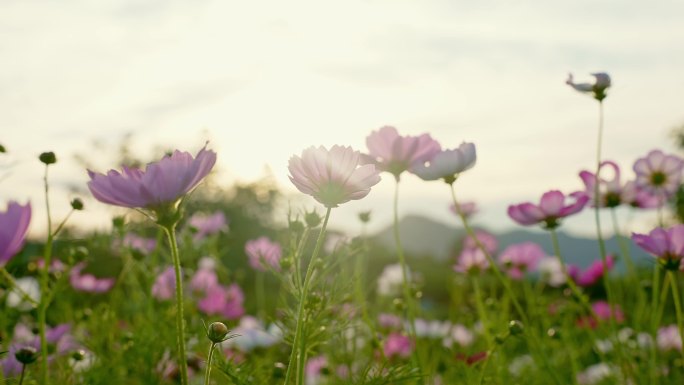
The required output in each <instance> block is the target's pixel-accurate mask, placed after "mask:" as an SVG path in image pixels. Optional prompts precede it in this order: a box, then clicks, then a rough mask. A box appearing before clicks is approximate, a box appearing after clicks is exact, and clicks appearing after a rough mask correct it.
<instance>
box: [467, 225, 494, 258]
mask: <svg viewBox="0 0 684 385" xmlns="http://www.w3.org/2000/svg"><path fill="white" fill-rule="evenodd" d="M475 238H477V241H478V242H479V243H480V244H481V245H482V246H484V249H485V250H487V253H488V254H489V255H492V254H494V253H496V251H497V250H498V249H499V241H497V240H496V237H495V236H494V234H492V233H489V232H487V231H484V230H476V231H475ZM477 248H478V245H477V243H475V240H474V239H473V237H471V236H465V238H463V249H477Z"/></svg>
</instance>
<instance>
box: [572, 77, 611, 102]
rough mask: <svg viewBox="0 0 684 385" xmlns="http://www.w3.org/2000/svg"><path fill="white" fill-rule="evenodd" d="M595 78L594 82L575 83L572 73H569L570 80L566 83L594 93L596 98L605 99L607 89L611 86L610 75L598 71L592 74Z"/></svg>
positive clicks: (582, 90)
mask: <svg viewBox="0 0 684 385" xmlns="http://www.w3.org/2000/svg"><path fill="white" fill-rule="evenodd" d="M591 76H593V77H594V78H595V81H594V83H593V84H592V83H575V82H574V79H573V76H572V74H568V80H566V81H565V84H567V85H569V86H570V87H572V88H574V89H575V90H577V91H579V92H582V93H591V94H593V96H594V98H595V99H596V100H599V101H601V100H603V99H605V98H606V90H607V89H608V88H609V87H610V86H611V80H610V76H609V75H608V74H607V73H605V72H596V73H593V74H591Z"/></svg>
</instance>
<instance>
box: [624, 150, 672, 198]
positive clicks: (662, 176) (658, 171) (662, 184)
mask: <svg viewBox="0 0 684 385" xmlns="http://www.w3.org/2000/svg"><path fill="white" fill-rule="evenodd" d="M682 170H684V160H682V159H681V158H680V157H678V156H676V155H666V154H665V153H663V152H662V151H660V150H653V151H651V152H649V153H648V154H647V155H646V156H645V157H643V158H639V159H637V161H636V162H634V172H635V173H636V184H637V185H638V186H639V187H641V188H643V189H645V190H646V191H648V192H650V193H652V194H655V195H658V196H661V197H664V198H666V197H670V196H672V194H674V193H675V192H677V189H678V188H679V185H680V184H681V183H682Z"/></svg>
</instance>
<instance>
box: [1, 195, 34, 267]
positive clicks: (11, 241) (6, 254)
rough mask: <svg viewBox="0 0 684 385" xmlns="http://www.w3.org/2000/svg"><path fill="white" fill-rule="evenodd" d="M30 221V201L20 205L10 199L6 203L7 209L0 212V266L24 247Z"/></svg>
mask: <svg viewBox="0 0 684 385" xmlns="http://www.w3.org/2000/svg"><path fill="white" fill-rule="evenodd" d="M30 222H31V204H30V203H27V204H26V205H24V206H22V205H20V204H19V203H17V202H14V201H10V202H9V203H8V204H7V211H5V212H0V267H2V266H4V265H5V264H6V263H7V262H9V260H10V259H11V258H12V257H14V256H15V255H16V254H17V253H18V252H19V250H21V248H22V247H24V241H25V240H26V233H27V232H28V226H29V223H30Z"/></svg>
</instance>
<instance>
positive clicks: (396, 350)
mask: <svg viewBox="0 0 684 385" xmlns="http://www.w3.org/2000/svg"><path fill="white" fill-rule="evenodd" d="M382 349H383V351H384V352H385V357H387V358H389V359H392V358H394V357H399V358H408V357H409V356H410V355H411V352H413V341H411V339H410V338H409V337H408V336H406V335H404V334H401V333H390V335H388V336H387V338H386V339H385V341H384V342H383V344H382Z"/></svg>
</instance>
